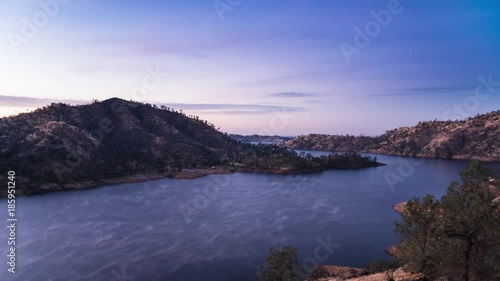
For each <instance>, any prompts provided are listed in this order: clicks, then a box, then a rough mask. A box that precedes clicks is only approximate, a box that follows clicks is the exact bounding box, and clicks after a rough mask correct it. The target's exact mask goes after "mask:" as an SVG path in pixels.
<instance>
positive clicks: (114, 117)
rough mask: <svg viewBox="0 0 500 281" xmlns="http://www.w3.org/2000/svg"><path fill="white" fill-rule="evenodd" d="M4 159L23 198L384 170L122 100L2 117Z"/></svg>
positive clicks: (0, 153) (1, 167)
mask: <svg viewBox="0 0 500 281" xmlns="http://www.w3.org/2000/svg"><path fill="white" fill-rule="evenodd" d="M0 160H1V161H0V172H1V174H0V181H2V180H3V182H6V180H5V178H6V176H7V172H8V171H14V172H15V173H16V180H17V191H18V192H19V193H24V194H33V193H41V192H47V191H52V190H61V189H72V188H82V187H88V186H96V185H102V184H106V183H109V181H105V180H106V179H112V178H123V177H131V176H135V178H134V179H133V180H137V175H138V174H139V176H140V177H142V175H153V176H152V178H160V177H166V176H176V175H178V173H179V172H180V171H182V170H183V169H195V168H197V169H200V168H201V169H209V170H213V169H214V168H215V167H214V166H217V168H218V169H222V171H223V172H224V171H227V172H231V171H237V170H238V171H242V172H245V171H248V172H269V173H285V174H286V173H303V172H315V171H322V170H326V169H330V168H362V167H369V166H376V165H379V164H378V163H376V162H375V161H371V160H370V159H367V158H358V157H357V156H356V157H355V156H345V157H344V158H338V157H337V156H336V158H334V157H333V156H332V157H329V158H322V159H320V158H313V157H305V156H302V157H301V156H299V155H297V154H296V153H295V152H291V151H289V150H287V149H284V148H280V147H278V146H268V145H266V146H264V145H252V144H248V143H242V142H239V141H236V140H234V139H232V138H231V137H229V135H228V134H224V133H222V132H219V131H218V130H216V129H215V126H214V125H213V124H210V123H209V122H207V121H203V120H200V119H199V118H198V117H195V116H187V115H185V114H184V113H182V111H180V112H177V111H175V110H173V109H171V108H167V107H164V106H162V107H161V108H158V107H156V106H154V105H149V104H142V103H136V102H128V101H125V100H121V99H117V98H113V99H109V100H105V101H102V102H97V101H95V102H93V103H92V104H87V105H80V106H69V105H66V104H52V105H50V106H47V107H44V108H41V109H38V110H36V111H34V112H32V113H25V114H20V115H17V116H14V117H9V118H1V119H0ZM221 167H222V168H221ZM203 173H204V174H209V173H207V172H206V171H205V172H203ZM188 177H191V176H188ZM150 178H151V177H150ZM4 191H5V190H4ZM4 191H2V193H4Z"/></svg>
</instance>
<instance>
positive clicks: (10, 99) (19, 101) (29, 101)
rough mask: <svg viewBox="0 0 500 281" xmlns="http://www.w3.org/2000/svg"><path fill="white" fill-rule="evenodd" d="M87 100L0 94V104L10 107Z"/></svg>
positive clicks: (72, 102)
mask: <svg viewBox="0 0 500 281" xmlns="http://www.w3.org/2000/svg"><path fill="white" fill-rule="evenodd" d="M88 102H89V101H82V100H63V99H39V98H30V97H17V96H2V95H0V106H10V107H41V106H46V105H49V104H51V103H67V104H73V105H76V104H84V103H88Z"/></svg>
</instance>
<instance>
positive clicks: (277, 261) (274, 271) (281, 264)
mask: <svg viewBox="0 0 500 281" xmlns="http://www.w3.org/2000/svg"><path fill="white" fill-rule="evenodd" d="M302 275H303V270H302V268H301V267H300V265H299V262H298V260H297V250H296V249H295V248H293V247H291V246H284V247H283V249H281V250H277V249H274V248H271V249H270V250H269V253H268V254H267V258H266V264H265V265H264V266H263V268H262V269H261V270H260V271H258V272H257V281H299V280H302V279H301V276H302Z"/></svg>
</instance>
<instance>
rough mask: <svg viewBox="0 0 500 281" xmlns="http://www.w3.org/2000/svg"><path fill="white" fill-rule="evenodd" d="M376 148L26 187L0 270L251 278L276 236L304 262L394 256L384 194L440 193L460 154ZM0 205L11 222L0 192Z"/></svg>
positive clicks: (148, 278)
mask: <svg viewBox="0 0 500 281" xmlns="http://www.w3.org/2000/svg"><path fill="white" fill-rule="evenodd" d="M312 153H313V154H314V155H320V154H323V153H324V152H312ZM376 156H377V157H378V161H380V162H383V163H386V164H387V166H382V167H375V168H368V169H362V170H331V171H326V172H323V173H318V174H311V175H300V176H279V175H263V174H240V173H239V174H232V175H214V176H208V177H204V178H199V179H195V180H175V179H161V180H156V181H150V182H145V183H133V184H120V185H114V186H106V187H101V188H95V189H88V190H81V191H68V192H57V193H51V194H46V195H43V196H34V197H23V198H20V199H19V200H18V202H17V217H18V220H19V221H18V229H17V242H18V244H17V259H18V260H17V262H18V263H17V273H16V274H15V275H14V274H10V273H8V272H7V264H6V261H7V257H6V255H7V241H6V235H5V234H2V237H3V238H2V239H0V243H1V244H0V250H1V252H2V256H3V260H4V262H2V263H1V264H2V265H3V267H4V269H2V271H1V273H0V280H16V281H31V280H32V281H40V280H44V281H50V280H52V281H59V280H60V281H78V280H98V281H99V280H103V281H127V280H130V281H131V280H136V281H142V280H144V281H155V280H169V281H176V280H183V281H187V280H205V281H211V280H214V281H222V280H243V281H245V280H254V277H255V272H256V268H257V267H258V266H260V265H261V264H262V263H263V262H264V261H265V256H266V254H267V251H268V250H269V247H271V246H274V247H281V246H282V245H292V246H294V247H296V248H298V256H299V261H300V262H301V263H304V265H306V267H310V266H311V265H314V264H315V263H318V262H319V263H321V264H335V265H346V266H358V267H360V266H364V265H366V264H367V263H369V262H370V261H372V260H374V259H380V258H387V259H390V257H389V256H388V255H387V254H385V253H384V250H385V249H386V248H387V247H389V246H391V245H394V244H395V243H396V242H397V238H396V237H395V235H394V233H393V221H395V220H397V219H398V217H399V216H398V214H396V213H395V212H394V211H393V210H392V209H391V205H393V204H395V203H398V202H400V201H404V200H407V199H409V198H411V197H422V196H424V195H425V194H427V193H431V194H434V195H435V196H437V197H440V196H442V195H443V194H444V193H445V192H446V188H447V187H448V185H449V184H450V182H451V181H452V180H457V179H458V173H459V171H461V170H462V169H463V168H464V167H465V166H466V165H467V162H466V161H451V160H438V159H411V158H404V157H396V156H383V155H376ZM491 165H493V164H491ZM494 165H495V167H496V168H499V165H498V164H494ZM0 210H1V214H2V216H1V218H2V221H3V222H4V224H5V225H7V223H6V219H7V215H6V213H7V204H6V201H5V200H2V202H1V203H0ZM2 229H4V230H3V231H2V233H5V232H4V231H5V229H6V228H5V227H2ZM318 251H319V252H318ZM318 253H320V254H318Z"/></svg>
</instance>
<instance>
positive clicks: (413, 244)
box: [394, 195, 440, 272]
mask: <svg viewBox="0 0 500 281" xmlns="http://www.w3.org/2000/svg"><path fill="white" fill-rule="evenodd" d="M439 204H440V203H439V201H436V200H434V197H433V196H431V195H427V196H426V197H424V199H423V200H422V202H420V200H419V199H411V200H410V201H408V202H407V204H406V206H405V209H404V211H403V212H402V213H401V220H402V221H401V223H398V222H395V223H394V231H395V232H396V234H397V235H398V236H399V237H401V238H402V239H403V241H402V242H401V243H400V244H399V245H398V246H397V247H396V252H397V257H398V260H399V261H400V263H402V264H404V265H405V267H406V268H407V269H409V270H410V271H413V272H431V271H432V262H431V261H432V260H433V256H434V254H435V253H434V252H433V250H434V248H435V243H434V241H435V236H436V233H437V229H438V227H439V224H438V213H439Z"/></svg>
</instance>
